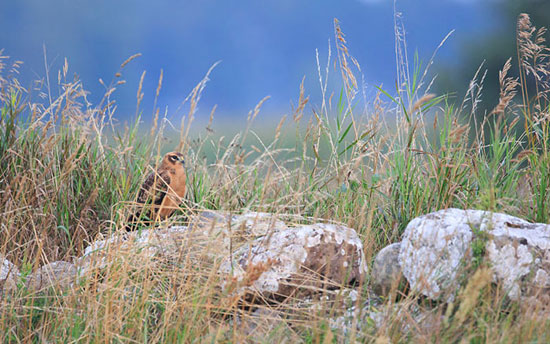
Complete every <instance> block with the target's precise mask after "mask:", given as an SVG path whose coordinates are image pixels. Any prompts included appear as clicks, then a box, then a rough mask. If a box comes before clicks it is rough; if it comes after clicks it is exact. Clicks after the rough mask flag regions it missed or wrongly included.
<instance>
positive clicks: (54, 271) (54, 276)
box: [26, 261, 76, 291]
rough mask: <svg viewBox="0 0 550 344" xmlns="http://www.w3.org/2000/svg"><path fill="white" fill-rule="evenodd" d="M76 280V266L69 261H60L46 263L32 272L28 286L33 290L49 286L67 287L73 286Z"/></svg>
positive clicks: (28, 279)
mask: <svg viewBox="0 0 550 344" xmlns="http://www.w3.org/2000/svg"><path fill="white" fill-rule="evenodd" d="M75 280H76V267H75V266H74V265H73V264H71V263H69V262H63V261H58V262H53V263H49V264H46V265H44V266H42V267H41V268H39V269H38V270H36V271H35V272H33V273H32V274H30V275H29V276H28V277H27V282H26V286H27V288H28V289H29V290H32V291H40V290H44V289H48V288H60V289H65V288H69V287H70V286H72V284H73V283H74V282H75Z"/></svg>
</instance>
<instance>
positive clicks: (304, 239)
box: [220, 223, 367, 299]
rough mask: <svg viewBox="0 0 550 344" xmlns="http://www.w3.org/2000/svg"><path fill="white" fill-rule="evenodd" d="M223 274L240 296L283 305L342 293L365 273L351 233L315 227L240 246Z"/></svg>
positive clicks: (359, 245)
mask: <svg viewBox="0 0 550 344" xmlns="http://www.w3.org/2000/svg"><path fill="white" fill-rule="evenodd" d="M232 256H233V259H232V260H230V259H226V260H225V261H224V262H223V263H222V265H221V267H220V271H221V272H222V273H224V274H227V275H228V276H229V281H228V282H229V284H228V285H226V287H228V288H235V289H237V292H238V293H239V294H241V293H244V294H246V295H247V296H251V295H252V296H255V295H261V297H263V298H269V299H281V298H285V297H287V296H290V295H298V294H303V295H307V294H311V293H315V292H317V291H319V288H329V289H330V288H338V287H340V286H341V284H342V283H344V284H350V283H353V282H357V281H360V280H362V279H363V278H364V277H365V275H366V272H367V266H366V264H365V258H364V254H363V245H362V243H361V240H360V239H359V237H358V236H357V233H356V232H355V231H354V230H353V229H351V228H347V227H343V226H338V225H332V224H322V223H318V224H314V225H309V226H301V227H296V228H288V229H285V230H278V231H273V232H272V233H270V234H269V235H267V236H264V237H260V238H258V239H256V240H254V241H253V242H252V243H250V244H248V245H244V246H242V247H241V248H240V249H239V250H237V251H236V252H234V253H233V254H232Z"/></svg>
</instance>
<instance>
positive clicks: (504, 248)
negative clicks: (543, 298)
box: [399, 209, 550, 301]
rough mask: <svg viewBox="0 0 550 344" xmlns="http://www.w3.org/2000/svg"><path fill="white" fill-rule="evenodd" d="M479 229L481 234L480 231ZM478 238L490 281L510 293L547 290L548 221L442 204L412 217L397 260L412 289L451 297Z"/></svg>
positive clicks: (549, 259) (549, 285)
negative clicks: (544, 222) (545, 222)
mask: <svg viewBox="0 0 550 344" xmlns="http://www.w3.org/2000/svg"><path fill="white" fill-rule="evenodd" d="M482 233H483V235H481V234H482ZM474 239H475V240H482V244H483V245H485V246H484V247H485V250H486V257H485V258H486V259H488V262H489V266H490V267H491V269H492V272H493V281H494V282H497V283H502V285H503V286H504V288H505V290H507V291H508V296H509V297H510V298H511V299H518V298H520V297H521V296H522V295H531V294H533V293H540V292H541V291H543V292H547V291H548V290H550V278H549V275H550V226H549V225H546V224H539V223H529V222H527V221H525V220H522V219H519V218H517V217H513V216H510V215H506V214H501V213H492V212H487V211H481V210H459V209H446V210H440V211H437V212H434V213H430V214H427V215H424V216H420V217H418V218H416V219H414V220H412V221H411V222H410V223H409V225H408V226H407V228H406V229H405V233H404V234H403V241H402V243H401V251H400V253H399V263H400V264H401V266H402V269H403V274H404V276H405V278H406V279H407V280H408V282H409V283H410V285H411V287H412V289H414V290H417V291H418V292H420V293H422V294H424V295H425V296H427V297H429V298H431V299H439V298H442V299H443V300H445V301H452V300H453V299H454V297H455V295H456V292H457V290H458V288H459V287H460V282H461V281H460V280H459V275H460V274H461V273H462V271H463V268H464V267H465V266H467V265H468V264H469V263H470V262H471V259H472V249H471V244H472V240H474Z"/></svg>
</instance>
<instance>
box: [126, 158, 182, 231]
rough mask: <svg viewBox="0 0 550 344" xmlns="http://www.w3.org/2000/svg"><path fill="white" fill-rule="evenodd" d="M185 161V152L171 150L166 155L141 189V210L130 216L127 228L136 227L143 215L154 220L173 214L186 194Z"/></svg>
mask: <svg viewBox="0 0 550 344" xmlns="http://www.w3.org/2000/svg"><path fill="white" fill-rule="evenodd" d="M184 164H185V161H184V159H183V154H181V153H178V152H170V153H168V154H166V155H165V156H164V158H163V159H162V162H161V163H160V166H159V167H158V168H157V170H156V171H153V172H152V173H151V174H149V175H148V176H147V178H146V179H145V181H144V182H143V184H142V185H141V188H140V189H139V193H138V197H137V204H138V206H139V208H140V209H139V210H138V211H137V212H136V213H135V214H133V215H131V216H130V218H129V219H128V221H127V222H128V225H127V226H126V230H132V229H134V228H135V222H136V221H137V220H139V219H140V218H141V217H142V215H147V217H148V218H149V219H151V220H153V221H158V220H163V219H166V218H167V217H169V216H170V215H172V213H173V212H174V211H175V210H176V209H177V208H178V206H179V205H180V203H181V202H182V199H183V197H184V196H185V181H186V175H185V168H184Z"/></svg>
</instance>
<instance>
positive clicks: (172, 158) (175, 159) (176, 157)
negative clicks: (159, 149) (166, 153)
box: [170, 155, 178, 162]
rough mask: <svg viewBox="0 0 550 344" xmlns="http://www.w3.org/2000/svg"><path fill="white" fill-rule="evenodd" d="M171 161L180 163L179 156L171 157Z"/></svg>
mask: <svg viewBox="0 0 550 344" xmlns="http://www.w3.org/2000/svg"><path fill="white" fill-rule="evenodd" d="M170 160H172V161H174V162H176V161H178V156H177V155H170Z"/></svg>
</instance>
